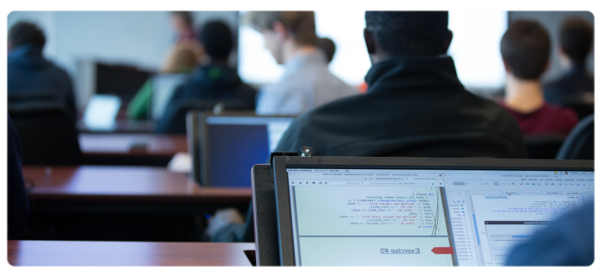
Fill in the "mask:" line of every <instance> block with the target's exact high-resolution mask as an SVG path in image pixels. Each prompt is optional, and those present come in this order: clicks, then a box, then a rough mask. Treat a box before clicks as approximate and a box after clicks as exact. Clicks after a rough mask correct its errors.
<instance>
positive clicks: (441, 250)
mask: <svg viewBox="0 0 600 280" xmlns="http://www.w3.org/2000/svg"><path fill="white" fill-rule="evenodd" d="M431 252H433V253H434V254H436V255H439V254H454V248H452V247H434V248H433V249H431Z"/></svg>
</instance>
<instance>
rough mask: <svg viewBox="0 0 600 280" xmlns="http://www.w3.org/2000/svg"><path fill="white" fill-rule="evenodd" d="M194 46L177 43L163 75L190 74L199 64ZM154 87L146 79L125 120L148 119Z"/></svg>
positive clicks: (150, 80)
mask: <svg viewBox="0 0 600 280" xmlns="http://www.w3.org/2000/svg"><path fill="white" fill-rule="evenodd" d="M195 49H196V46H195V45H192V44H190V43H189V42H187V41H184V42H179V43H177V44H176V45H175V47H174V48H173V49H172V50H171V53H169V56H167V60H166V61H165V65H164V66H163V67H162V69H161V73H163V74H176V73H181V74H184V73H191V72H192V70H194V68H196V66H197V65H198V64H199V62H200V57H201V56H199V55H198V53H197V51H196V50H195ZM153 92H154V85H153V83H152V78H150V79H148V81H146V83H144V85H142V87H141V88H140V89H139V90H138V92H137V93H136V94H135V97H134V98H133V99H132V100H131V102H129V105H128V106H127V118H128V119H130V120H144V119H147V118H148V110H149V108H150V103H151V102H152V93H153Z"/></svg>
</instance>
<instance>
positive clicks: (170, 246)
mask: <svg viewBox="0 0 600 280" xmlns="http://www.w3.org/2000/svg"><path fill="white" fill-rule="evenodd" d="M7 245H8V246H7V247H8V263H10V264H11V265H13V266H250V265H251V264H250V261H248V259H247V257H246V255H245V254H244V250H253V249H254V243H203V242H106V241H19V240H9V241H8V243H7Z"/></svg>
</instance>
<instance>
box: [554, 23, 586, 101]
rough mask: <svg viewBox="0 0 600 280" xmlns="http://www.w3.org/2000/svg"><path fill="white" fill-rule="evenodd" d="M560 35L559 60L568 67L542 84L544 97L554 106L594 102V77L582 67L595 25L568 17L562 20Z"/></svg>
mask: <svg viewBox="0 0 600 280" xmlns="http://www.w3.org/2000/svg"><path fill="white" fill-rule="evenodd" d="M559 36H560V37H559V40H560V41H559V42H560V47H559V49H558V54H559V57H560V62H561V64H562V65H564V66H566V67H567V68H568V69H569V70H568V71H567V72H566V73H565V74H564V76H562V77H560V78H559V79H557V80H554V81H552V82H549V83H548V84H546V85H545V86H544V96H545V98H546V100H547V101H548V102H549V103H551V104H554V105H565V104H568V103H570V102H582V103H592V102H594V94H593V93H594V76H593V75H592V74H590V73H588V71H587V70H586V68H585V60H586V58H587V56H588V54H589V52H590V50H591V48H592V44H593V40H594V27H593V26H592V25H591V24H590V23H589V22H587V21H585V20H583V19H580V18H568V19H566V20H565V21H564V22H563V23H562V26H561V29H560V35H559Z"/></svg>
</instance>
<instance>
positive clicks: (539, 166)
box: [274, 156, 594, 266]
mask: <svg viewBox="0 0 600 280" xmlns="http://www.w3.org/2000/svg"><path fill="white" fill-rule="evenodd" d="M274 164H275V168H274V173H275V174H274V182H275V197H276V208H277V232H278V240H279V256H280V263H281V264H282V265H283V266H295V263H296V261H295V254H294V253H295V252H294V243H293V235H292V219H291V211H290V197H289V185H288V182H289V181H288V176H287V169H288V168H318V169H328V168H331V169H345V168H348V169H357V168H365V169H440V170H514V171H519V170H522V171H594V161H593V160H537V159H489V158H402V157H395V158H392V157H289V156H283V157H275V158H274Z"/></svg>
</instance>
